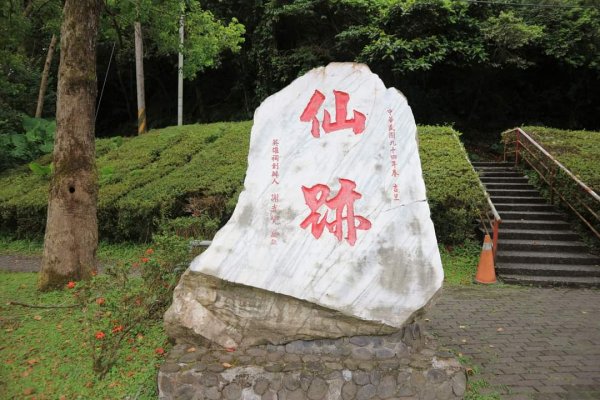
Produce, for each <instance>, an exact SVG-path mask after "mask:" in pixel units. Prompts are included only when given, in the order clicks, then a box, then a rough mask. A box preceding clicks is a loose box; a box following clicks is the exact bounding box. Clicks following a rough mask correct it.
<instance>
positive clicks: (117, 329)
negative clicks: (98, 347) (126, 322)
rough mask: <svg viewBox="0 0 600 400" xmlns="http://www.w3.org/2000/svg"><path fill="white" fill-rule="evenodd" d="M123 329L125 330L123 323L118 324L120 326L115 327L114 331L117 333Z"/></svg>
mask: <svg viewBox="0 0 600 400" xmlns="http://www.w3.org/2000/svg"><path fill="white" fill-rule="evenodd" d="M122 331H123V325H118V326H115V327H114V328H113V329H112V333H117V332H122Z"/></svg>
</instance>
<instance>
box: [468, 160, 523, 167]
mask: <svg viewBox="0 0 600 400" xmlns="http://www.w3.org/2000/svg"><path fill="white" fill-rule="evenodd" d="M471 165H473V167H474V168H475V169H478V168H484V167H514V166H515V164H514V163H511V162H506V161H474V162H472V163H471Z"/></svg>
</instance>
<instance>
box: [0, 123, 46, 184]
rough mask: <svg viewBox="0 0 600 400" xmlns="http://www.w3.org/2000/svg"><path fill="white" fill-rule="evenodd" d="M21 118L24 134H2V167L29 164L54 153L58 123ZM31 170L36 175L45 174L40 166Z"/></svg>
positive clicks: (0, 158)
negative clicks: (42, 156)
mask: <svg viewBox="0 0 600 400" xmlns="http://www.w3.org/2000/svg"><path fill="white" fill-rule="evenodd" d="M21 118H22V127H23V131H24V133H20V132H19V133H8V134H0V166H2V165H3V164H4V165H5V166H6V165H11V164H13V165H14V164H16V163H22V162H27V161H30V160H34V159H36V158H38V157H39V156H41V155H42V154H48V153H51V152H52V148H53V147H54V134H55V132H56V122H54V121H50V120H45V119H42V118H32V117H28V116H26V115H23V116H22V117H21ZM30 168H31V170H32V171H33V172H34V173H36V174H40V173H42V172H43V168H42V166H40V165H39V164H37V165H34V166H33V167H32V166H30ZM42 175H43V176H45V175H48V174H47V173H42Z"/></svg>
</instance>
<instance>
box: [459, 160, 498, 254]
mask: <svg viewBox="0 0 600 400" xmlns="http://www.w3.org/2000/svg"><path fill="white" fill-rule="evenodd" d="M465 154H466V152H465ZM465 158H466V159H467V162H468V163H469V165H470V166H471V169H472V170H473V172H475V174H476V175H477V176H479V174H477V171H476V170H475V168H474V167H473V164H471V160H469V158H468V157H467V156H466V155H465ZM477 183H478V184H479V187H480V188H481V190H482V191H483V194H484V196H485V199H486V200H487V203H488V210H486V211H485V212H483V213H480V217H481V225H482V226H483V230H484V231H485V233H486V235H488V236H489V234H490V232H489V231H488V228H487V225H486V221H485V220H484V219H485V218H487V222H488V223H489V224H490V227H491V228H492V254H493V255H494V262H495V261H496V253H497V251H498V239H499V230H500V224H501V223H502V218H500V214H498V210H496V207H495V206H494V203H493V202H492V199H491V198H490V194H489V193H488V191H487V190H486V188H485V186H484V185H483V183H481V179H477ZM490 212H491V213H492V216H493V217H494V218H493V219H492V218H490V216H489V213H490ZM484 215H485V218H484V217H483V216H484Z"/></svg>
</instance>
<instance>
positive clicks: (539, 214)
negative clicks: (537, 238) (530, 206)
mask: <svg viewBox="0 0 600 400" xmlns="http://www.w3.org/2000/svg"><path fill="white" fill-rule="evenodd" d="M498 213H499V214H500V218H502V221H503V222H504V220H526V221H531V220H533V221H536V220H554V221H556V220H564V219H565V218H566V217H565V215H564V214H562V213H558V212H554V211H506V210H505V211H502V212H498Z"/></svg>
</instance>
